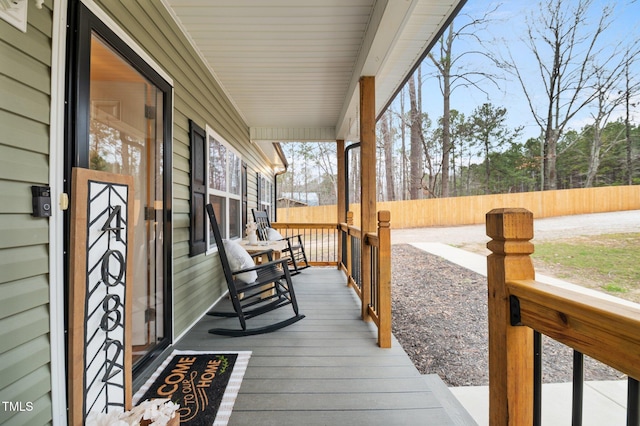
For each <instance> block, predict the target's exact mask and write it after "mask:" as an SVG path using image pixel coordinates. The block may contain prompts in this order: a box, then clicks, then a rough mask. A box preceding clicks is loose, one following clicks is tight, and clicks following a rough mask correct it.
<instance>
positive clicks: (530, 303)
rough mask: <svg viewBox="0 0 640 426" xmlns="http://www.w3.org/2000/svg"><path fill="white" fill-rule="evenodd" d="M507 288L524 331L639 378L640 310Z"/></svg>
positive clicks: (551, 289)
mask: <svg viewBox="0 0 640 426" xmlns="http://www.w3.org/2000/svg"><path fill="white" fill-rule="evenodd" d="M506 285H507V290H508V292H509V294H510V295H512V296H515V297H516V298H517V301H518V306H517V307H515V308H514V309H516V311H519V312H518V315H517V316H519V318H518V320H519V322H520V323H521V324H522V325H525V326H528V327H530V328H532V329H534V330H537V331H539V332H541V333H543V334H545V335H547V336H549V337H551V338H553V339H554V340H557V341H559V342H561V343H563V344H565V345H567V346H570V347H572V348H574V349H576V350H578V351H580V352H582V353H584V354H585V355H589V356H590V357H592V358H595V359H597V360H599V361H601V362H603V363H605V364H607V365H610V366H612V367H613V368H615V369H617V370H619V371H621V372H623V373H625V374H628V375H629V376H631V377H634V378H640V307H634V306H631V305H628V304H626V303H617V302H615V301H609V300H605V299H603V298H600V297H597V296H592V295H588V294H584V293H581V292H579V291H574V290H571V289H566V288H562V287H557V286H554V285H551V284H545V283H541V282H538V281H531V280H510V281H507V282H506ZM512 314H514V311H513V309H512Z"/></svg>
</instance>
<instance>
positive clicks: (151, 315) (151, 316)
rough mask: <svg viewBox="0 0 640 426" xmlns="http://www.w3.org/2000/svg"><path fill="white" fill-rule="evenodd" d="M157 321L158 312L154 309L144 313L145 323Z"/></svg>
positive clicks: (148, 309)
mask: <svg viewBox="0 0 640 426" xmlns="http://www.w3.org/2000/svg"><path fill="white" fill-rule="evenodd" d="M155 320H156V310H155V309H154V308H147V309H146V310H145V311H144V322H151V321H155Z"/></svg>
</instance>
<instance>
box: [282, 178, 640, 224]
mask: <svg viewBox="0 0 640 426" xmlns="http://www.w3.org/2000/svg"><path fill="white" fill-rule="evenodd" d="M377 206H378V208H379V209H381V210H388V211H389V212H390V213H391V215H392V217H393V227H394V228H395V229H402V228H417V227H427V226H450V225H470V224H478V223H484V214H485V212H488V211H489V210H492V209H495V208H499V207H523V208H526V209H527V210H529V211H531V212H533V214H534V215H535V217H536V218H543V217H553V216H566V215H575V214H587V213H602V212H609V211H622V210H640V185H632V186H610V187H600V188H583V189H565V190H557V191H538V192H521V193H515V194H494V195H478V196H471V197H451V198H430V199H426V200H409V201H385V202H378V203H377ZM349 210H350V211H353V212H354V215H355V216H354V217H355V218H356V225H358V223H357V219H358V218H359V217H360V205H358V204H352V205H350V206H349ZM278 220H279V221H283V222H332V221H333V222H337V207H336V206H335V205H330V206H316V207H292V208H280V209H278Z"/></svg>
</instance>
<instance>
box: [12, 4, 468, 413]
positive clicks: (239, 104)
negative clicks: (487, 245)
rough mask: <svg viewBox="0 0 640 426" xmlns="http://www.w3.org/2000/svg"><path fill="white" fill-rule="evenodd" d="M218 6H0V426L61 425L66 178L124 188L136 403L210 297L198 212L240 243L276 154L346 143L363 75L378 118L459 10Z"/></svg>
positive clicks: (267, 189) (210, 256)
mask: <svg viewBox="0 0 640 426" xmlns="http://www.w3.org/2000/svg"><path fill="white" fill-rule="evenodd" d="M218 3H221V2H216V1H211V2H207V1H182V0H140V1H135V2H134V1H111V0H82V1H76V0H62V1H58V0H46V1H44V4H42V1H34V0H16V1H13V2H6V1H3V2H0V15H2V16H4V17H7V18H6V19H8V20H6V19H4V18H3V19H2V20H0V57H1V59H2V60H0V128H1V129H2V131H0V330H1V332H0V342H2V343H0V347H1V349H0V399H1V400H2V401H12V402H15V403H18V402H19V403H22V404H25V403H27V402H28V403H29V404H30V405H28V406H25V405H21V406H18V405H11V406H10V407H9V408H7V406H4V407H3V409H2V410H1V411H0V423H5V422H6V423H7V424H30V425H38V424H48V423H53V424H64V423H65V422H66V416H67V407H68V405H69V403H68V399H67V392H68V379H67V374H68V370H67V368H68V366H69V364H70V363H72V362H73V360H72V359H70V355H69V348H68V347H67V345H68V341H67V337H66V336H67V335H68V332H69V331H72V330H69V327H70V325H69V315H68V313H69V312H70V311H72V310H73V309H74V308H75V307H74V306H72V304H71V302H69V285H70V284H69V283H70V276H71V275H73V274H74V273H76V272H77V271H73V270H71V268H70V264H73V262H72V261H73V260H74V259H70V253H71V251H70V250H72V249H73V248H74V247H75V246H77V243H78V241H73V240H72V237H71V235H72V234H71V229H72V227H73V225H74V224H73V223H71V222H70V211H71V210H70V209H67V201H68V199H71V200H73V196H74V194H73V193H72V189H73V188H74V183H75V182H74V181H73V173H72V170H73V169H74V168H84V169H93V170H102V171H108V172H111V173H113V174H116V175H132V176H133V177H134V183H133V188H134V189H133V192H134V210H133V211H134V215H133V218H132V221H131V223H129V224H128V225H130V226H132V227H133V235H134V238H133V242H132V243H130V246H129V249H130V250H132V251H133V253H134V254H133V260H134V261H133V271H132V273H133V300H134V303H133V312H132V316H133V321H132V322H133V325H132V330H131V332H132V337H131V341H132V342H133V366H132V371H133V382H134V388H135V387H136V386H138V385H139V384H138V383H137V381H136V379H137V378H138V377H140V376H141V374H142V373H144V372H145V371H146V370H147V369H148V368H149V366H150V365H151V364H152V362H153V361H154V360H155V359H157V358H158V357H159V355H160V354H161V353H162V352H163V351H164V350H166V349H167V348H170V347H171V345H172V344H174V343H175V342H176V341H178V340H179V339H180V338H181V336H182V335H184V334H185V333H186V332H187V331H188V330H189V329H190V328H191V327H192V326H193V325H194V324H195V322H196V321H198V320H199V319H200V318H201V317H202V316H203V315H204V314H205V312H207V310H208V309H209V308H210V307H211V306H212V305H213V304H214V303H215V302H216V301H217V300H219V299H220V298H221V297H222V296H223V295H224V292H225V286H224V283H223V277H222V274H221V270H220V265H219V262H218V259H217V255H216V254H215V253H216V250H215V247H214V246H213V244H212V242H211V241H210V239H209V230H208V223H207V221H206V219H205V216H204V211H203V206H204V204H206V203H209V202H211V203H213V204H214V205H215V206H216V208H217V209H218V211H219V212H220V213H221V215H222V217H223V222H224V232H225V233H226V237H227V238H237V237H241V236H242V231H243V222H244V221H246V218H247V214H249V215H250V210H251V209H252V208H268V209H274V208H275V205H274V204H275V203H274V198H275V197H274V194H273V191H274V183H275V182H274V179H275V174H276V173H279V172H281V171H282V170H283V169H284V167H283V164H286V160H284V159H282V158H281V157H280V156H279V155H278V154H279V153H280V152H281V150H279V149H278V147H277V146H274V144H273V143H274V142H281V141H304V140H309V141H332V142H334V143H336V141H342V144H343V143H344V142H343V141H345V140H359V138H360V136H359V134H358V132H360V127H362V126H361V125H359V124H358V123H359V121H361V119H360V117H361V114H363V112H362V111H359V110H358V107H357V105H358V102H357V101H358V81H359V79H360V77H361V76H373V77H375V78H376V83H377V85H376V89H375V99H376V101H375V114H378V113H380V112H381V111H382V110H383V109H384V107H385V106H386V105H387V104H388V102H390V100H391V99H392V98H393V96H394V95H395V93H396V92H397V90H398V89H399V88H400V87H401V85H402V83H403V81H404V80H405V79H406V77H407V76H408V75H409V73H410V71H411V70H412V68H413V67H414V66H415V65H416V64H417V63H418V62H419V61H420V60H421V58H422V57H424V55H425V54H426V52H427V50H428V49H429V48H430V46H431V45H432V44H433V43H434V41H435V39H436V38H437V37H438V34H439V32H441V30H442V28H444V27H445V26H446V25H447V22H448V20H449V19H450V18H451V17H452V16H454V15H455V13H457V11H458V10H459V8H460V7H461V6H462V4H463V3H464V1H444V0H438V1H434V0H431V1H428V0H412V1H405V0H402V1H399V0H389V1H374V0H360V1H358V2H350V1H345V2H323V1H310V0H287V1H285V2H284V3H285V5H286V4H288V7H284V8H275V7H274V8H272V7H271V6H272V5H273V4H274V3H275V2H272V1H269V0H265V1H259V2H256V1H248V0H236V1H232V2H225V3H228V4H230V5H234V6H238V7H225V8H222V7H219V6H218V5H217V4H218ZM277 3H278V5H282V3H283V2H277ZM327 3H329V4H327ZM302 4H304V5H305V6H307V7H308V9H305V11H303V12H304V14H308V16H306V15H305V16H302V15H300V13H301V12H300V11H299V10H297V7H298V6H300V5H302ZM240 6H251V7H245V8H243V7H240ZM282 10H285V11H286V13H284V14H282ZM22 11H25V12H26V13H25V15H24V17H23V15H22ZM320 11H323V12H328V14H326V13H317V14H316V13H315V12H320ZM242 13H246V14H247V16H241V14H242ZM287 16H289V18H291V17H293V19H298V20H299V23H297V24H296V25H294V24H293V23H291V22H290V21H288V20H287V19H286V18H287ZM296 16H297V18H296ZM25 17H26V22H25V21H24V19H25ZM23 24H24V26H23ZM287 28H288V29H289V34H290V35H289V36H287V32H286V30H287ZM267 30H268V31H271V32H273V31H274V30H283V31H282V32H277V31H276V32H275V34H276V37H283V38H281V39H280V40H279V41H278V43H276V46H275V47H274V46H272V45H270V44H269V40H268V38H267V37H262V36H261V32H264V31H267ZM286 37H289V38H286ZM314 45H315V46H320V48H319V49H317V51H314V50H313V49H312V48H311V47H313V46H314ZM327 46H328V47H327ZM334 49H335V52H334ZM338 51H339V52H338ZM321 55H324V56H321ZM298 76H299V78H298ZM305 78H306V79H305ZM359 114H360V115H359ZM374 116H375V115H372V116H371V117H369V118H370V119H371V120H370V121H371V122H373V123H375V119H374ZM371 134H373V133H371ZM339 143H340V142H339ZM339 146H340V144H339ZM374 181H375V179H374ZM32 186H35V187H37V188H36V190H40V191H44V192H48V193H49V195H50V206H51V209H50V210H49V211H50V212H51V216H50V217H34V216H32V211H33V209H32ZM41 195H45V197H42V198H39V199H38V200H40V201H41V202H44V203H48V201H46V195H47V194H46V193H45V194H42V193H41ZM43 200H44V201H43ZM71 207H72V208H73V207H74V206H73V205H72V206H71ZM272 217H273V216H272ZM25 407H26V408H29V409H25V410H22V409H21V408H25ZM18 414H19V415H18Z"/></svg>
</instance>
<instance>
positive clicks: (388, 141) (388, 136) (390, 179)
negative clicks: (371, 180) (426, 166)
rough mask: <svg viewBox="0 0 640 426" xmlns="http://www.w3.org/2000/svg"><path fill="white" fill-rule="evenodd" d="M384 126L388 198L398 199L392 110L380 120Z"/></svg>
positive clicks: (382, 126)
mask: <svg viewBox="0 0 640 426" xmlns="http://www.w3.org/2000/svg"><path fill="white" fill-rule="evenodd" d="M380 125H381V128H382V138H383V146H384V172H385V175H386V178H387V179H386V184H387V200H388V201H394V200H395V199H396V194H395V179H394V173H393V134H392V132H391V129H392V123H391V112H390V111H389V110H387V112H385V113H384V116H383V117H382V120H380Z"/></svg>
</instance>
